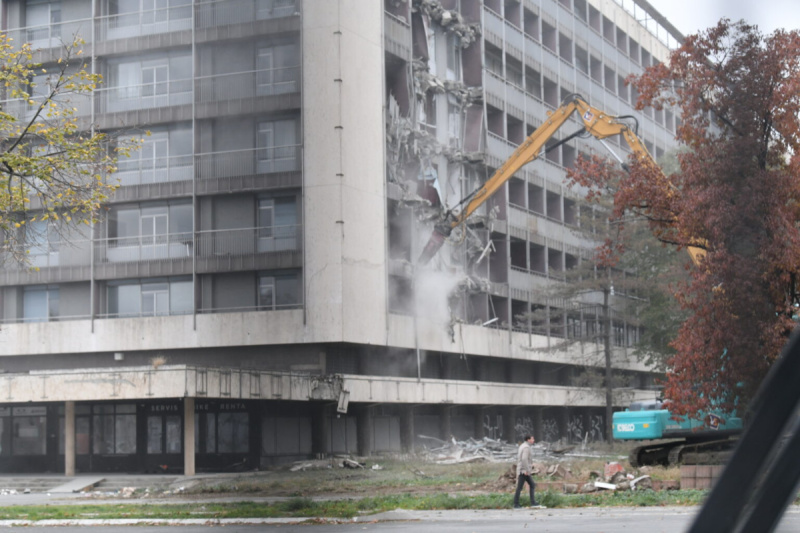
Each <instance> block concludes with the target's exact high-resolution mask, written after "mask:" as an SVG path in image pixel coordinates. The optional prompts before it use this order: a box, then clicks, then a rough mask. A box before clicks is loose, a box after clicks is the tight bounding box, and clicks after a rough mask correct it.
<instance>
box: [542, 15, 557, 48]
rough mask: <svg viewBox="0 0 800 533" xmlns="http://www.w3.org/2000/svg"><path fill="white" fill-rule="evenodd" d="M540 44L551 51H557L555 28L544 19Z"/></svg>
mask: <svg viewBox="0 0 800 533" xmlns="http://www.w3.org/2000/svg"><path fill="white" fill-rule="evenodd" d="M542 44H543V45H544V46H545V48H547V49H549V50H550V51H551V52H554V53H558V36H557V32H556V29H555V28H554V27H553V26H551V25H550V24H548V23H547V22H545V21H542Z"/></svg>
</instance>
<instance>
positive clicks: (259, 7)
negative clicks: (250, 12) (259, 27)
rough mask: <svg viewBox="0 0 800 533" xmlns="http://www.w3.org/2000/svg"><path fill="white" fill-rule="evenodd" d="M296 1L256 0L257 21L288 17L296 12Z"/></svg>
mask: <svg viewBox="0 0 800 533" xmlns="http://www.w3.org/2000/svg"><path fill="white" fill-rule="evenodd" d="M294 2H295V0H256V19H258V20H263V19H271V18H277V17H288V16H290V15H292V14H293V13H294V12H295V7H294Z"/></svg>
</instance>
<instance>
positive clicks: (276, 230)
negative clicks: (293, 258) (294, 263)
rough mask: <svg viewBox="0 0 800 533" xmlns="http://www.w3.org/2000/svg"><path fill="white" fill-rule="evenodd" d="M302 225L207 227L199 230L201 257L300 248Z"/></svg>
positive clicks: (198, 249) (198, 241) (199, 254)
mask: <svg viewBox="0 0 800 533" xmlns="http://www.w3.org/2000/svg"><path fill="white" fill-rule="evenodd" d="M301 243H302V232H301V231H300V225H291V226H267V227H261V228H242V229H220V230H206V231H200V232H198V233H197V255H198V257H220V256H229V255H252V254H259V253H267V252H282V251H295V250H300V248H301Z"/></svg>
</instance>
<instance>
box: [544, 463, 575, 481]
mask: <svg viewBox="0 0 800 533" xmlns="http://www.w3.org/2000/svg"><path fill="white" fill-rule="evenodd" d="M546 475H547V476H548V477H550V478H553V479H569V478H571V477H572V472H571V471H570V470H569V469H568V468H566V467H564V465H560V464H554V465H550V466H548V467H547V471H546Z"/></svg>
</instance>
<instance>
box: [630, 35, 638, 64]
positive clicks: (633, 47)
mask: <svg viewBox="0 0 800 533" xmlns="http://www.w3.org/2000/svg"><path fill="white" fill-rule="evenodd" d="M628 55H629V56H630V58H631V59H633V60H634V61H636V62H637V63H638V62H639V61H640V57H639V43H637V42H636V41H634V40H633V38H629V39H628Z"/></svg>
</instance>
